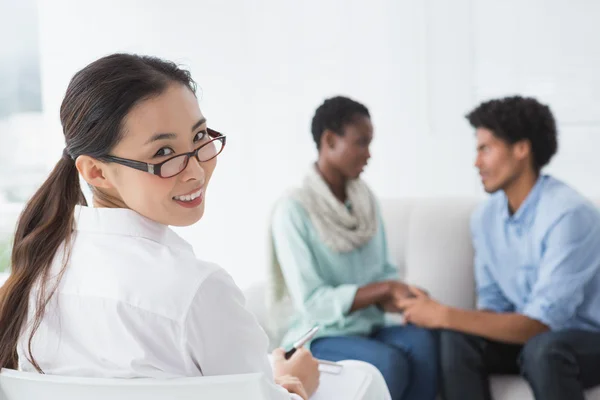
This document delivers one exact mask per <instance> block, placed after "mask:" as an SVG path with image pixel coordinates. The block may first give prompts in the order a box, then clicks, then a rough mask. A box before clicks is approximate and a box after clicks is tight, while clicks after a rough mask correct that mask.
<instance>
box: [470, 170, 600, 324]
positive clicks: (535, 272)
mask: <svg viewBox="0 0 600 400" xmlns="http://www.w3.org/2000/svg"><path fill="white" fill-rule="evenodd" d="M471 232H472V235H473V245H474V248H475V277H476V282H477V294H478V301H477V305H478V308H479V309H486V310H491V311H496V312H516V313H520V314H523V315H526V316H528V317H530V318H532V319H535V320H537V321H540V322H542V323H544V324H546V325H548V326H549V327H550V328H551V329H552V330H561V329H585V330H592V331H600V274H599V273H598V272H599V270H600V213H599V212H598V210H597V208H596V207H595V206H594V205H593V204H591V203H590V202H589V201H588V200H586V199H585V198H584V197H583V196H581V195H580V194H579V193H577V192H576V191H575V190H573V189H571V188H570V187H569V186H567V185H566V184H564V183H562V182H560V181H559V180H557V179H554V178H552V177H550V176H545V175H542V176H540V178H539V179H538V181H537V183H536V185H535V186H534V187H533V189H532V191H531V192H530V193H529V195H528V197H527V199H526V200H525V201H524V203H523V204H522V205H521V207H520V208H519V209H518V210H517V212H516V213H515V214H513V215H510V213H509V209H508V201H507V198H506V195H505V194H504V193H503V192H498V193H496V194H494V195H492V196H491V198H490V199H489V200H488V201H487V202H486V203H485V204H483V205H482V206H481V207H480V208H479V209H478V210H477V211H476V212H475V213H474V214H473V216H472V218H471Z"/></svg>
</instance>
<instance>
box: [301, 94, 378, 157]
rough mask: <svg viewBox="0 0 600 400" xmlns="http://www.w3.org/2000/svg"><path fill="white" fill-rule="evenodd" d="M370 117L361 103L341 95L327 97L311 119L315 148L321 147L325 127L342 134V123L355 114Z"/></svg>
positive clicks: (351, 118)
mask: <svg viewBox="0 0 600 400" xmlns="http://www.w3.org/2000/svg"><path fill="white" fill-rule="evenodd" d="M359 115H360V116H365V117H368V118H371V116H370V114H369V110H368V109H367V107H365V106H364V105H363V104H360V103H359V102H357V101H354V100H352V99H349V98H347V97H343V96H336V97H332V98H330V99H327V100H325V101H324V102H323V104H321V105H320V106H319V108H317V110H316V111H315V115H314V117H313V119H312V124H311V131H312V136H313V139H314V140H315V143H316V144H317V149H319V150H320V148H321V137H322V136H323V132H325V131H326V130H327V129H329V130H330V131H332V132H334V133H336V134H337V135H340V136H342V135H343V134H344V125H346V124H349V123H351V122H352V120H353V119H354V118H356V117H357V116H359Z"/></svg>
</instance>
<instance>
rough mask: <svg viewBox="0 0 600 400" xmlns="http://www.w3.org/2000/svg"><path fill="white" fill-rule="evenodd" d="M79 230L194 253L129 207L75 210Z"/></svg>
mask: <svg viewBox="0 0 600 400" xmlns="http://www.w3.org/2000/svg"><path fill="white" fill-rule="evenodd" d="M74 228H75V230H77V231H80V232H92V233H103V234H108V235H121V236H133V237H140V238H144V239H148V240H152V241H153V242H157V243H161V244H164V245H166V246H169V247H182V248H184V249H186V250H189V251H192V246H191V245H190V244H189V243H188V242H186V241H185V240H183V239H182V238H181V237H179V236H178V235H177V234H176V233H175V232H173V231H172V230H171V229H169V227H168V226H167V225H163V224H161V223H158V222H156V221H153V220H151V219H149V218H146V217H144V216H143V215H141V214H138V213H137V212H135V211H133V210H129V209H126V208H93V207H86V206H80V205H78V206H76V207H75V227H74Z"/></svg>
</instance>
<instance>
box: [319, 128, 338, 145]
mask: <svg viewBox="0 0 600 400" xmlns="http://www.w3.org/2000/svg"><path fill="white" fill-rule="evenodd" d="M336 136H337V135H336V134H335V133H334V132H332V131H330V130H329V129H326V130H325V131H324V132H323V136H322V137H321V147H327V148H328V149H333V148H334V147H335V139H336Z"/></svg>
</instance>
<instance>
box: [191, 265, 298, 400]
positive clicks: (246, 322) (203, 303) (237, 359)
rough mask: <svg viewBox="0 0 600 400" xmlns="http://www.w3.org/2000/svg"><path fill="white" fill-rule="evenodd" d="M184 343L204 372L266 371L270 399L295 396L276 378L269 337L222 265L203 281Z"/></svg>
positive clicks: (208, 373) (212, 373)
mask: <svg viewBox="0 0 600 400" xmlns="http://www.w3.org/2000/svg"><path fill="white" fill-rule="evenodd" d="M182 342H183V343H182V346H183V348H184V350H185V353H186V355H187V357H188V359H187V361H188V362H189V363H192V364H193V365H194V366H195V368H197V369H198V371H200V372H201V373H202V375H204V376H214V375H233V374H248V373H262V374H263V376H264V380H265V382H264V383H265V384H264V387H265V388H266V390H267V392H268V393H269V399H271V398H272V399H276V400H280V399H281V400H283V399H286V400H288V399H290V398H293V399H295V398H296V397H294V396H293V395H291V394H290V393H288V391H287V390H285V389H284V388H282V387H280V386H278V385H276V384H275V382H274V378H273V371H272V369H271V365H270V363H269V361H268V357H267V348H268V338H267V336H266V334H265V332H264V331H263V330H262V328H261V327H260V325H259V324H258V322H257V320H256V318H255V317H254V315H253V314H252V313H251V312H250V311H248V310H247V309H246V307H245V299H244V296H243V294H242V292H241V291H240V289H239V288H238V287H237V286H236V284H235V283H234V281H233V279H232V278H231V277H230V276H229V274H227V273H226V272H225V271H224V270H222V269H219V270H217V271H216V272H213V273H212V274H211V275H210V276H209V277H207V278H206V280H205V281H204V282H203V283H202V284H201V286H200V288H199V289H198V292H197V293H196V296H195V297H194V299H193V300H192V304H191V305H190V308H189V311H188V315H187V317H186V319H185V321H184V325H183V335H182Z"/></svg>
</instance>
